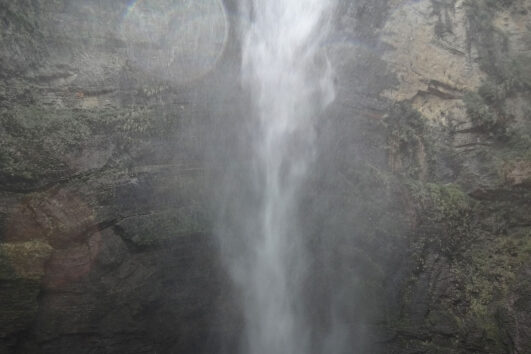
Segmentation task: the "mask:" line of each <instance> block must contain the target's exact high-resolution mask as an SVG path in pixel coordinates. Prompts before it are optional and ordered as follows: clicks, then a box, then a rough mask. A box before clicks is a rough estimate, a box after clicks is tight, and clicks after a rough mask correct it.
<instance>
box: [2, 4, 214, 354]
mask: <svg viewBox="0 0 531 354" xmlns="http://www.w3.org/2000/svg"><path fill="white" fill-rule="evenodd" d="M129 3H130V2H127V1H122V2H120V1H113V2H99V1H89V2H85V1H53V2H50V1H17V2H10V1H2V2H0V18H1V22H2V24H1V30H0V32H1V37H0V43H1V44H2V48H3V49H2V51H1V53H0V66H1V67H2V70H1V71H2V74H1V75H2V80H1V81H2V83H1V84H0V110H1V114H0V136H1V138H0V151H1V152H0V166H1V168H0V258H1V261H0V284H1V285H0V288H1V290H0V299H1V301H2V305H1V306H0V317H1V319H0V352H1V353H12V352H18V353H84V352H87V353H89V352H108V353H140V352H143V353H155V352H198V351H199V349H200V348H205V347H208V346H209V345H210V344H209V343H210V342H213V341H214V339H213V338H215V337H216V336H218V337H219V336H220V334H218V333H222V332H223V330H224V327H222V326H221V325H220V324H217V325H216V324H215V323H216V321H217V314H218V312H219V311H217V310H216V309H217V308H218V306H217V302H218V296H219V294H220V289H221V285H220V282H221V281H220V279H221V277H222V274H221V273H220V272H219V269H220V266H219V265H218V264H217V261H216V257H215V256H214V254H215V244H214V242H213V240H212V238H211V237H210V236H209V234H208V231H209V226H208V220H207V218H206V215H207V214H208V209H207V208H206V207H205V203H204V200H205V199H204V196H205V191H206V185H205V173H204V165H203V162H202V160H203V159H202V156H203V155H204V154H203V141H202V139H203V137H204V135H205V134H204V133H203V132H202V131H203V127H204V126H206V124H207V122H208V120H209V117H208V109H207V107H206V106H205V105H200V104H199V103H200V102H201V101H203V98H202V97H204V96H207V95H208V90H207V89H206V88H205V86H204V85H203V84H200V83H199V82H198V81H191V80H187V82H186V85H184V84H183V83H182V82H176V81H175V80H172V78H171V77H170V78H167V79H164V78H161V77H160V76H157V75H154V74H153V73H150V72H148V71H146V70H145V69H144V68H142V67H140V66H139V65H138V63H136V62H134V61H132V59H131V56H130V53H131V50H135V49H136V48H137V47H138V46H140V44H139V43H138V42H135V39H129V41H128V40H127V38H126V39H124V38H123V35H122V33H121V27H122V25H123V21H124V16H126V14H127V13H128V5H129ZM218 19H219V18H218ZM191 26H192V27H193V26H195V25H193V24H192V25H191ZM138 41H140V39H138ZM217 44H218V43H217V42H216V45H217ZM133 59H134V58H133ZM207 64H208V65H210V63H208V62H206V64H205V65H207ZM201 74H202V75H208V73H207V72H203V73H201ZM198 348H199V349H198Z"/></svg>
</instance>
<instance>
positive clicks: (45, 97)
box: [0, 0, 531, 353]
mask: <svg viewBox="0 0 531 354" xmlns="http://www.w3.org/2000/svg"><path fill="white" fill-rule="evenodd" d="M162 3H164V2H161V4H162ZM129 5H131V4H130V2H126V1H112V2H103V1H74V0H71V1H44V0H43V1H39V0H37V1H29V0H28V1H15V2H13V1H0V19H1V20H2V21H1V24H0V26H1V30H0V33H1V35H0V43H1V44H2V47H3V48H4V49H3V50H2V51H0V66H1V69H2V70H1V74H0V75H1V76H2V80H0V352H2V353H3V352H5V353H78V352H79V353H84V352H87V353H89V352H108V353H124V352H127V353H155V352H183V353H195V352H208V353H213V352H217V351H223V350H225V351H226V352H229V353H230V352H234V348H235V347H234V345H237V343H238V336H239V330H240V329H241V326H240V317H239V313H238V311H237V306H234V299H232V298H231V297H232V294H231V292H230V291H228V288H229V282H228V281H227V279H226V275H225V274H224V272H223V271H222V269H223V268H222V266H221V265H220V264H219V262H218V260H217V256H216V243H215V239H214V238H213V237H212V236H211V230H212V223H213V221H214V217H213V216H214V215H216V213H215V211H213V210H211V206H212V205H215V204H213V203H211V201H212V196H213V195H214V196H215V194H216V189H217V188H219V183H220V181H221V180H222V179H220V175H221V174H222V173H221V172H219V171H222V170H223V163H224V162H223V161H225V160H221V161H222V163H221V164H220V161H216V158H219V157H220V156H225V157H227V156H226V155H224V154H225V152H224V151H225V150H227V151H229V152H230V151H233V150H231V147H232V148H234V147H233V146H232V145H231V144H237V141H239V140H238V139H239V134H238V129H239V128H238V127H240V126H242V124H244V123H245V104H242V101H245V98H244V97H243V98H242V96H245V94H244V93H243V94H242V93H241V91H240V90H239V88H238V70H239V68H238V63H239V61H238V59H237V58H238V56H237V54H235V52H234V51H235V50H237V48H236V47H237V45H234V43H231V42H230V41H229V42H227V43H225V45H226V47H225V49H224V52H223V53H224V54H223V56H221V57H220V58H219V59H218V58H217V57H216V56H217V51H219V47H218V46H219V45H223V43H221V42H220V37H219V36H212V34H211V33H204V38H207V39H208V40H210V41H211V42H208V40H207V42H206V43H207V44H208V43H211V44H210V45H207V47H202V48H203V49H202V50H203V51H206V52H207V53H209V54H208V55H207V56H206V57H205V58H203V60H202V61H200V63H201V65H200V66H199V68H200V69H201V70H199V69H197V68H198V67H197V66H192V67H191V69H190V70H189V71H188V73H190V74H193V73H194V75H191V78H188V79H187V80H175V77H172V76H171V75H168V76H167V77H164V75H162V76H161V75H160V70H159V69H160V65H159V64H160V63H161V62H160V60H162V61H164V60H167V61H168V63H169V62H170V61H171V60H173V61H171V63H173V64H171V65H176V64H175V63H177V62H179V61H178V60H177V59H179V58H180V59H183V58H184V57H183V56H182V55H183V54H182V53H183V52H182V48H174V49H175V50H173V51H170V52H168V51H166V52H165V51H163V50H162V49H161V48H162V47H160V46H159V47H157V46H156V45H154V44H153V43H145V41H144V40H143V39H142V38H143V37H142V35H145V34H146V33H136V32H135V33H136V35H135V36H134V37H130V36H129V37H128V36H124V34H123V29H124V26H125V27H127V28H130V29H131V28H132V27H131V26H132V22H131V21H134V20H135V19H137V20H138V19H139V18H144V20H146V21H148V22H147V23H145V25H146V27H145V28H147V29H149V30H150V31H151V32H150V33H151V34H150V33H147V34H150V35H152V36H154V37H157V35H159V34H160V33H159V32H160V31H159V30H160V28H159V27H157V26H158V25H160V26H162V25H164V26H166V27H165V30H166V31H170V32H171V31H178V29H176V28H177V27H172V26H173V25H172V24H171V23H161V24H157V26H155V25H154V24H153V22H149V17H147V18H146V17H142V16H140V15H141V14H139V13H136V14H135V12H134V11H141V10H142V8H141V7H139V8H136V9H132V8H131V7H129ZM226 7H227V9H229V10H231V11H232V10H234V2H233V1H227V3H226ZM205 11H208V13H210V14H211V19H212V23H216V24H217V25H218V26H221V27H223V23H222V21H220V17H219V13H218V12H217V10H216V9H215V7H212V6H211V7H207V8H205ZM530 13H531V3H529V1H524V0H513V1H501V2H494V1H488V0H467V1H461V0H457V1H455V0H448V1H435V0H422V1H402V0H381V1H356V2H347V1H345V2H340V4H338V10H337V15H336V16H337V18H336V20H335V22H334V26H333V33H332V35H331V39H330V41H327V43H326V46H325V47H326V50H327V51H328V53H329V57H330V60H331V62H332V64H333V67H334V68H335V70H336V77H337V80H336V100H335V102H334V103H333V104H332V105H331V106H330V107H329V108H328V109H327V111H326V112H325V114H324V119H321V120H320V121H319V122H318V124H317V125H316V132H317V144H318V146H317V148H318V154H317V158H316V164H315V166H316V168H315V170H314V171H312V175H311V176H310V178H309V180H310V181H311V182H310V183H309V185H308V186H307V187H308V188H307V190H306V191H305V194H304V200H303V202H304V203H303V204H304V207H303V208H301V220H302V221H303V222H301V224H302V225H305V228H306V229H305V230H304V231H305V233H306V234H307V235H308V247H309V250H310V252H312V255H313V262H312V263H311V264H310V265H309V266H310V267H312V269H313V270H314V271H312V272H309V273H311V274H312V276H311V277H310V279H308V280H307V287H308V293H309V294H310V295H309V296H308V299H305V301H307V302H308V303H307V305H308V307H309V308H311V309H312V311H311V313H310V320H312V321H315V323H319V324H321V325H322V330H323V331H329V330H330V329H331V328H332V327H333V326H334V324H335V323H337V322H338V321H339V322H344V323H346V325H345V327H344V330H345V331H346V332H345V333H348V336H349V337H350V338H351V342H352V343H351V344H352V348H353V350H357V351H358V352H382V353H388V352H396V353H409V352H429V353H440V352H443V353H444V352H463V353H466V352H470V353H473V352H493V353H525V352H526V351H527V350H528V348H531V342H530V333H531V332H530V331H531V317H530V316H529V313H531V305H530V299H531V293H530V289H531V285H530V283H529V279H530V272H531V270H530V265H531V263H530V243H529V240H530V239H531V237H530V236H531V234H530V225H531V219H530V216H529V210H531V205H529V200H531V191H530V189H529V187H530V180H531V174H530V168H529V166H530V156H529V151H530V150H531V148H530V140H529V135H530V134H531V126H530V123H529V122H530V120H529V112H530V111H531V91H530V88H531V71H530V67H529V63H530V62H531V60H530V59H529V49H530V47H529V45H530V43H531V41H530V38H531V34H530V32H529V28H528V26H527V24H528V23H529V16H530ZM128 16H129V17H128ZM135 16H136V17H135ZM160 16H162V17H164V14H163V13H161V14H160ZM126 20H127V21H129V22H127V21H126ZM124 21H125V22H124ZM216 21H217V22H216ZM124 23H125V25H124ZM150 26H151V27H150ZM189 26H191V27H189V28H188V29H190V28H192V29H194V28H196V29H197V31H191V32H190V31H188V32H186V31H184V32H183V33H185V34H186V35H183V36H182V38H188V37H187V36H189V35H190V33H192V32H193V33H196V34H198V33H199V34H200V33H202V32H201V31H202V28H203V27H201V25H200V24H199V25H198V24H195V23H192V24H190V25H189ZM195 26H197V27H195ZM221 27H220V30H219V31H217V33H225V32H224V31H222V29H223V28H221ZM148 32H149V31H148ZM176 33H180V32H175V33H174V34H176ZM227 33H230V34H231V35H234V33H232V32H227ZM168 38H169V37H164V38H162V37H161V38H159V40H160V41H162V42H164V41H168V40H169V39H168ZM190 38H192V37H190ZM209 38H210V39H209ZM192 39H193V38H192ZM164 43H166V44H167V42H164ZM205 48H206V49H205ZM145 51H148V52H150V51H151V52H150V53H155V54H157V55H158V58H159V59H157V60H159V61H158V62H157V63H158V64H157V65H158V66H157V67H158V68H159V69H157V70H159V71H155V72H154V71H150V69H149V66H146V65H144V64H145V62H143V61H140V60H139V58H140V56H139V55H138V53H145ZM213 58H214V59H216V60H214V61H212V59H213ZM183 60H184V59H183ZM185 62H186V61H181V63H185ZM196 64H197V63H195V64H194V65H196ZM183 65H185V64H183ZM196 69H197V70H199V71H200V72H196V71H194V70H196ZM196 74H197V75H196ZM242 107H243V108H242ZM231 133H232V135H231ZM212 147H214V148H212ZM212 150H216V151H212ZM218 151H222V153H220V154H218ZM234 151H237V152H239V153H242V152H241V151H238V148H237V147H236V148H234ZM243 155H245V154H243ZM243 155H242V156H243ZM236 156H238V157H239V156H240V155H236ZM243 157H244V156H243ZM322 304H328V305H327V306H323V305H322ZM352 318H355V319H356V321H354V322H356V323H353V321H352ZM213 348H214V349H213ZM219 348H221V349H219Z"/></svg>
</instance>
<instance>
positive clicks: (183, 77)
mask: <svg viewBox="0 0 531 354" xmlns="http://www.w3.org/2000/svg"><path fill="white" fill-rule="evenodd" d="M228 28H229V25H228V20H227V15H226V12H225V8H224V6H223V4H222V3H221V1H220V0H154V1H144V0H136V1H132V2H131V3H129V5H128V6H127V10H126V11H125V13H124V17H123V20H122V22H121V25H120V35H121V37H122V39H123V40H124V42H125V43H126V45H127V54H128V58H129V61H130V63H131V64H132V66H133V67H135V68H137V69H139V70H142V71H144V72H146V73H147V74H150V75H154V76H156V77H158V78H162V79H164V80H170V81H173V82H177V83H179V84H184V83H189V82H191V81H194V80H197V79H199V78H201V77H203V76H204V75H206V74H207V73H208V72H210V71H211V70H212V69H213V68H214V67H215V66H216V64H217V62H218V61H219V59H220V57H221V55H222V53H223V51H224V48H225V45H226V42H227V37H228Z"/></svg>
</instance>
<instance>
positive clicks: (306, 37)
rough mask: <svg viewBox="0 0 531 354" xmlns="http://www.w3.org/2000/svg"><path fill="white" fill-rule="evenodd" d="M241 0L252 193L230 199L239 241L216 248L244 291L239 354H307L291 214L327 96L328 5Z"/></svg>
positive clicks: (299, 242)
mask: <svg viewBox="0 0 531 354" xmlns="http://www.w3.org/2000/svg"><path fill="white" fill-rule="evenodd" d="M242 1H244V2H243V3H241V10H242V11H241V12H242V14H243V15H242V18H243V21H242V23H241V26H240V33H241V41H242V71H241V74H242V86H243V87H244V89H245V92H246V93H248V95H249V98H250V101H251V109H250V113H249V117H247V119H249V120H252V123H253V124H251V125H250V126H252V127H253V129H254V130H255V131H253V132H251V133H250V134H251V135H252V142H251V144H250V152H249V154H250V155H251V157H250V159H251V161H252V162H251V163H249V165H248V166H247V167H248V169H249V170H250V171H247V173H246V174H245V176H246V178H247V179H248V180H246V181H244V184H246V185H248V186H250V187H248V189H252V193H249V192H248V193H247V194H245V197H241V196H240V197H232V198H233V199H232V200H237V201H238V203H239V204H240V205H239V206H238V207H237V208H236V209H237V210H239V217H240V218H244V219H245V221H239V224H240V227H239V229H238V230H239V231H232V232H236V233H240V235H239V236H238V237H234V236H232V237H233V239H234V238H235V239H237V240H238V241H239V242H240V244H238V245H235V244H234V242H228V245H229V246H227V241H225V244H226V246H225V249H226V250H227V249H228V248H230V250H227V251H226V252H224V253H225V261H226V263H227V264H228V267H229V269H230V273H231V276H232V278H233V280H234V282H235V285H236V287H237V289H238V290H239V291H240V293H241V294H242V306H243V313H244V318H245V336H244V337H245V339H244V340H243V343H242V352H244V353H250V354H271V353H275V354H295V353H308V352H309V351H310V349H309V346H310V335H311V333H310V332H311V326H310V325H308V324H307V323H306V322H307V321H305V310H304V301H303V298H304V293H303V289H301V284H302V282H303V280H304V278H305V269H306V268H307V256H306V250H305V244H304V235H302V234H301V231H300V227H299V226H300V225H299V217H298V212H299V206H300V202H301V195H300V194H301V188H302V187H303V185H304V183H305V181H306V179H307V175H308V171H309V169H310V168H311V164H312V160H313V158H314V155H315V147H314V140H315V132H314V125H315V120H316V119H317V118H318V116H319V115H320V113H322V111H323V109H324V107H325V106H326V105H327V104H329V103H330V102H331V101H332V100H333V99H334V90H333V81H332V78H331V76H332V70H331V67H330V64H329V62H328V60H327V58H326V54H325V53H324V50H323V49H322V42H323V39H324V37H325V36H326V33H327V27H328V20H329V16H330V14H331V8H332V6H331V3H330V1H329V0H249V1H245V0H242ZM239 193H242V194H243V192H241V191H240V192H239ZM226 237H231V236H226ZM235 249H237V250H238V251H235Z"/></svg>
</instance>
